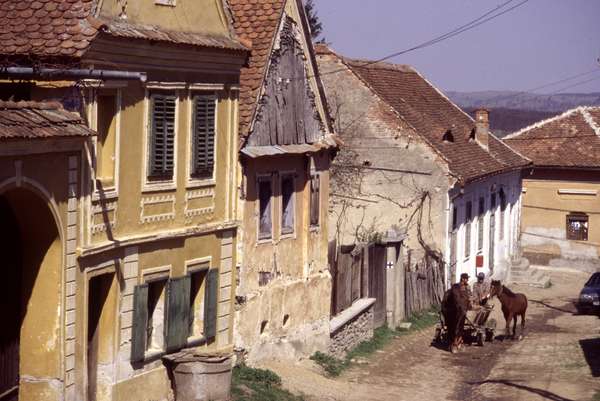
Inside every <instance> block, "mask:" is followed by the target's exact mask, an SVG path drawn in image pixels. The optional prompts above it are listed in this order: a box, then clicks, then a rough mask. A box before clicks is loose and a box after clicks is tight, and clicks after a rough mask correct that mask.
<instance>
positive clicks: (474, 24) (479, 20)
mask: <svg viewBox="0 0 600 401" xmlns="http://www.w3.org/2000/svg"><path fill="white" fill-rule="evenodd" d="M513 1H515V0H508V1H506V2H504V3H502V4H500V5H499V6H496V7H495V8H493V9H492V10H490V11H488V12H486V13H484V14H482V15H481V16H479V17H477V18H475V19H474V20H472V21H469V22H467V23H466V24H463V25H461V26H459V27H457V28H454V29H453V30H451V31H449V32H446V33H444V34H442V35H439V36H436V37H435V38H433V39H430V40H428V41H426V42H423V43H420V44H418V45H416V46H413V47H410V48H408V49H405V50H401V51H398V52H394V53H392V54H389V55H387V56H384V57H382V58H379V59H377V60H373V61H367V62H365V63H364V64H362V65H361V66H362V67H365V66H368V65H371V64H376V63H380V62H382V61H386V60H389V59H390V58H393V57H397V56H400V55H402V54H406V53H409V52H411V51H415V50H419V49H424V48H426V47H429V46H432V45H434V44H437V43H440V42H442V41H444V40H447V39H450V38H453V37H454V36H457V35H460V34H461V33H463V32H466V31H469V30H471V29H474V28H476V27H478V26H479V25H481V24H484V23H486V22H488V21H491V20H493V19H495V18H498V17H500V16H502V15H504V14H506V13H508V12H510V11H512V10H514V9H516V8H518V7H521V6H522V5H524V4H525V3H527V2H528V1H529V0H522V1H521V2H519V3H517V4H515V5H514V6H512V7H510V8H508V9H506V10H503V11H501V12H499V13H496V12H497V11H499V10H500V9H502V8H504V7H506V6H507V5H509V4H510V3H512V2H513ZM494 13H496V14H494ZM492 14H493V15H492ZM342 71H346V69H345V68H339V69H337V70H332V71H327V72H322V73H321V72H319V73H318V74H317V75H318V76H323V75H330V74H336V73H338V72H342ZM312 77H314V76H308V77H307V78H312ZM295 79H299V78H295Z"/></svg>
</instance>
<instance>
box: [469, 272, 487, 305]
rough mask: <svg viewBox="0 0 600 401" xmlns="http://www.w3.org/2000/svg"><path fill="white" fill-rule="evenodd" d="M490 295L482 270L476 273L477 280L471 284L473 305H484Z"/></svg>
mask: <svg viewBox="0 0 600 401" xmlns="http://www.w3.org/2000/svg"><path fill="white" fill-rule="evenodd" d="M489 296H490V285H489V284H488V282H487V281H485V274H483V272H481V273H479V274H477V282H476V283H475V284H473V301H474V303H475V305H485V304H486V302H487V300H488V298H489Z"/></svg>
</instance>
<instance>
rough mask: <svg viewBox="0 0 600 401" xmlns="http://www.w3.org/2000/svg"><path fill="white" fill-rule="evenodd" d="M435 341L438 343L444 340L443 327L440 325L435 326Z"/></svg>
mask: <svg viewBox="0 0 600 401" xmlns="http://www.w3.org/2000/svg"><path fill="white" fill-rule="evenodd" d="M433 341H434V342H435V343H437V344H439V343H441V342H442V329H440V328H439V327H436V328H435V337H433Z"/></svg>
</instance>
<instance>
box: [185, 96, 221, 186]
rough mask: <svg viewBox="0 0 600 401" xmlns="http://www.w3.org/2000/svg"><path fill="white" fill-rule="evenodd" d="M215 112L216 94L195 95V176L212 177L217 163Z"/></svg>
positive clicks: (193, 144)
mask: <svg viewBox="0 0 600 401" xmlns="http://www.w3.org/2000/svg"><path fill="white" fill-rule="evenodd" d="M215 113H216V99H215V97H214V96H207V95H198V96H194V97H193V124H192V125H193V128H192V130H193V131H192V161H191V162H192V166H191V175H192V177H194V178H212V176H213V169H214V164H215V124H216V120H215Z"/></svg>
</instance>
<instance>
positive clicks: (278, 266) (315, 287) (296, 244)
mask: <svg viewBox="0 0 600 401" xmlns="http://www.w3.org/2000/svg"><path fill="white" fill-rule="evenodd" d="M243 165H244V190H245V199H244V202H243V227H244V230H243V242H242V248H241V252H240V253H241V254H242V255H243V260H241V265H240V267H239V272H238V280H239V281H238V283H237V290H236V295H237V297H238V304H237V306H236V318H235V322H236V323H235V325H236V333H235V345H236V348H238V350H239V351H240V352H245V353H247V355H246V356H247V358H248V360H249V361H256V360H258V359H261V358H269V357H282V358H292V359H293V358H297V357H299V356H306V355H309V354H311V353H312V352H314V351H315V350H324V349H326V346H327V342H328V338H329V326H328V323H329V299H330V293H331V277H330V275H329V272H328V266H327V225H328V222H327V204H328V196H329V194H328V187H329V175H328V169H329V153H328V152H322V153H320V154H318V155H317V158H316V162H315V167H316V171H317V172H318V173H320V174H321V194H320V225H319V226H318V227H311V228H309V222H310V220H309V219H310V216H309V204H310V187H309V185H308V178H309V165H310V163H309V160H308V158H307V157H305V156H304V155H296V156H294V155H285V156H275V157H269V158H262V159H256V160H250V159H244V160H243ZM284 172H285V173H294V175H295V191H296V192H295V195H294V196H295V199H294V206H295V214H294V216H295V218H294V222H295V228H294V233H293V234H285V235H282V234H281V229H280V227H281V212H280V211H281V192H280V189H279V187H278V184H277V183H278V180H279V178H278V177H279V174H280V173H284ZM261 175H270V176H271V177H273V179H274V183H275V185H274V189H275V192H274V198H273V203H272V206H271V207H272V216H273V237H272V238H271V239H267V240H258V238H257V233H258V227H257V223H258V218H257V216H258V201H257V188H256V179H257V177H258V176H261ZM261 274H262V275H267V276H268V277H269V278H268V279H266V280H265V281H266V283H264V285H261V284H259V280H260V275H261Z"/></svg>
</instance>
